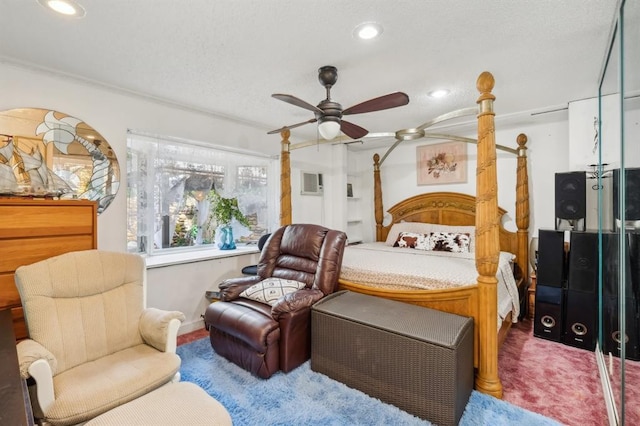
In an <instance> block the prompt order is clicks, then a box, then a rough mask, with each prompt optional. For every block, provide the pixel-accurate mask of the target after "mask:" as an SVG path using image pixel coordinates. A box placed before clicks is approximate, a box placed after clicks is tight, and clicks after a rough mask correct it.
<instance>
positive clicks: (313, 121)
mask: <svg viewBox="0 0 640 426" xmlns="http://www.w3.org/2000/svg"><path fill="white" fill-rule="evenodd" d="M316 121H318V120H317V119H315V118H312V119H311V120H307V121H303V122H302V123H297V124H292V125H291V126H283V127H281V128H279V129H276V130H271V131H270V132H267V134H268V135H273V134H274V133H280V132H281V131H283V130H284V129H295V128H296V127H300V126H304V125H305V124H309V123H315V122H316Z"/></svg>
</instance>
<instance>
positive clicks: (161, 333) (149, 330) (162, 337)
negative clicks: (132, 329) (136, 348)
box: [138, 308, 185, 351]
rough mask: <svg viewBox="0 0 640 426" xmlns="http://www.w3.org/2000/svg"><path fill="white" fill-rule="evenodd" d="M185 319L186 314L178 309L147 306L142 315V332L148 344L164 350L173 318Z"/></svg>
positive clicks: (140, 326) (140, 327)
mask: <svg viewBox="0 0 640 426" xmlns="http://www.w3.org/2000/svg"><path fill="white" fill-rule="evenodd" d="M173 319H177V320H179V321H180V322H182V321H184V319H185V316H184V314H183V313H182V312H178V311H163V310H160V309H156V308H147V309H145V310H144V311H143V312H142V315H141V316H140V324H139V326H138V327H139V329H140V334H141V335H142V339H143V340H144V341H145V343H147V344H148V345H151V346H153V347H154V348H156V349H157V350H159V351H164V350H165V347H166V345H167V338H168V336H169V332H168V327H169V323H170V322H171V320H173Z"/></svg>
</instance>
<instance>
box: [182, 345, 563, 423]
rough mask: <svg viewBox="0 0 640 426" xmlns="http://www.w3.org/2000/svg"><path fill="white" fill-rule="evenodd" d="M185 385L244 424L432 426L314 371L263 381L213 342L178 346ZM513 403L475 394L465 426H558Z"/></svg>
mask: <svg viewBox="0 0 640 426" xmlns="http://www.w3.org/2000/svg"><path fill="white" fill-rule="evenodd" d="M178 355H180V357H181V358H182V367H181V368H180V373H181V375H182V380H184V381H189V382H193V383H196V384H198V385H199V386H200V387H202V388H203V389H205V390H206V391H207V393H209V395H211V396H213V397H214V398H216V399H217V400H218V401H220V403H221V404H222V405H224V406H225V407H226V409H227V410H228V411H229V413H230V414H231V418H232V419H233V424H234V425H235V426H242V425H429V424H430V423H429V422H426V421H424V420H421V419H419V418H417V417H415V416H412V415H410V414H408V413H406V412H405V411H402V410H400V409H399V408H397V407H394V406H392V405H389V404H385V403H383V402H380V400H378V399H375V398H371V397H369V396H367V395H366V394H364V393H362V392H360V391H358V390H355V389H352V388H349V387H347V386H345V385H344V384H342V383H340V382H337V381H335V380H332V379H330V378H328V377H327V376H325V375H323V374H320V373H316V372H314V371H312V370H311V368H310V366H309V362H306V363H304V364H303V365H301V366H300V367H298V368H296V369H295V370H293V371H292V372H290V373H288V374H282V373H276V374H274V375H273V376H272V377H271V378H270V379H269V380H262V379H258V378H256V377H254V376H252V375H251V374H249V373H248V372H246V371H244V370H242V369H241V368H239V367H237V366H236V365H234V364H232V363H230V362H228V361H227V360H225V359H224V358H222V357H220V356H218V355H216V354H215V353H214V352H213V349H211V344H210V343H209V339H208V338H204V339H200V340H197V341H195V342H192V343H189V344H186V345H182V346H179V347H178ZM558 424H559V423H557V422H555V421H553V420H551V419H549V418H547V417H544V416H541V415H539V414H536V413H532V412H530V411H527V410H524V409H522V408H519V407H516V406H515V405H511V404H509V403H507V402H504V401H501V400H499V399H496V398H493V397H491V396H487V395H484V394H482V393H479V392H476V391H473V393H472V395H471V398H470V400H469V403H468V404H467V407H466V409H465V412H464V415H463V416H462V420H461V421H460V425H463V426H465V425H467V426H472V425H492V426H496V425H531V426H534V425H535V426H539V425H558Z"/></svg>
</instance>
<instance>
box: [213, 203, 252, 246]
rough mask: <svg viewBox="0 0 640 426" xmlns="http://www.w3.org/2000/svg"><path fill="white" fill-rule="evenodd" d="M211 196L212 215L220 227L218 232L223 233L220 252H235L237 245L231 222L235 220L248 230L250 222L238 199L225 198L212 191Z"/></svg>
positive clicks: (220, 237)
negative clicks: (241, 209) (239, 205)
mask: <svg viewBox="0 0 640 426" xmlns="http://www.w3.org/2000/svg"><path fill="white" fill-rule="evenodd" d="M211 195H212V205H213V209H212V211H211V213H212V216H213V218H214V219H215V221H216V223H217V225H218V229H217V231H216V232H220V233H221V235H219V238H218V241H219V242H218V248H220V250H233V249H235V248H236V244H235V241H234V239H233V229H232V228H231V222H232V221H233V220H234V219H235V220H236V221H237V222H238V223H240V224H242V225H244V226H246V227H247V228H248V227H249V221H248V220H247V218H246V217H245V215H244V214H243V213H242V212H241V211H240V208H239V207H238V199H237V198H235V197H233V198H224V197H222V196H220V194H218V193H217V192H215V191H211Z"/></svg>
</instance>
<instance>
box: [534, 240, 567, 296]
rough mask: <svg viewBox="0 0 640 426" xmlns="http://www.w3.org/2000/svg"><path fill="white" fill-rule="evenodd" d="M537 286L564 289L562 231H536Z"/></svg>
mask: <svg viewBox="0 0 640 426" xmlns="http://www.w3.org/2000/svg"><path fill="white" fill-rule="evenodd" d="M536 277H537V281H536V282H537V284H538V285H544V286H548V287H564V282H565V281H566V279H567V274H566V261H565V251H564V231H556V230H550V229H540V230H539V231H538V267H537V269H536Z"/></svg>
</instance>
